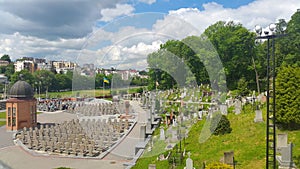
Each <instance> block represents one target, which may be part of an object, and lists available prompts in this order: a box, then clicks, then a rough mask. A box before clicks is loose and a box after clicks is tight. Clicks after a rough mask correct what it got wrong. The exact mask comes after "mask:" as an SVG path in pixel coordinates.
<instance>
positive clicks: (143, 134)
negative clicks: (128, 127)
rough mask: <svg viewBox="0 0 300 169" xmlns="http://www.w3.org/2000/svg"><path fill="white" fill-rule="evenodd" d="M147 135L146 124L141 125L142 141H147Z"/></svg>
mask: <svg viewBox="0 0 300 169" xmlns="http://www.w3.org/2000/svg"><path fill="white" fill-rule="evenodd" d="M145 137H146V126H145V125H141V126H140V141H145Z"/></svg>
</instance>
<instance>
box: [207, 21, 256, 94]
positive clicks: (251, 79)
mask: <svg viewBox="0 0 300 169" xmlns="http://www.w3.org/2000/svg"><path fill="white" fill-rule="evenodd" d="M204 34H205V35H206V36H207V37H208V38H209V40H210V41H211V43H212V44H213V45H214V47H215V48H216V50H217V51H218V54H219V56H220V59H221V61H222V63H223V66H224V68H225V74H226V81H227V86H228V88H229V89H230V90H233V89H236V88H237V85H238V84H237V82H238V80H239V79H241V78H242V77H245V79H246V81H247V82H248V84H249V88H251V89H252V88H256V83H255V72H254V71H253V68H252V67H251V66H252V65H253V64H252V60H251V56H252V54H253V53H252V49H253V48H254V37H255V35H254V33H251V32H249V31H248V30H247V29H246V28H244V27H243V26H242V25H241V24H236V23H234V22H232V21H231V22H223V21H219V22H217V23H216V24H214V25H211V26H209V27H208V28H207V29H206V30H205V32H204Z"/></svg>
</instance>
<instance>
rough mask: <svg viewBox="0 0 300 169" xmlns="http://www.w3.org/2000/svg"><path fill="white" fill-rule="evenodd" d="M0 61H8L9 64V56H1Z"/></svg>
mask: <svg viewBox="0 0 300 169" xmlns="http://www.w3.org/2000/svg"><path fill="white" fill-rule="evenodd" d="M0 59H1V60H5V61H8V62H9V63H10V62H11V59H10V56H9V55H7V54H5V55H3V56H2V57H1V58H0Z"/></svg>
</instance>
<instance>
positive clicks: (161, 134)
mask: <svg viewBox="0 0 300 169" xmlns="http://www.w3.org/2000/svg"><path fill="white" fill-rule="evenodd" d="M159 139H160V140H165V139H166V136H165V130H164V128H160V134H159Z"/></svg>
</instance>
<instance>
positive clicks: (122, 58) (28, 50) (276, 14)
mask: <svg viewBox="0 0 300 169" xmlns="http://www.w3.org/2000/svg"><path fill="white" fill-rule="evenodd" d="M143 1H144V2H146V1H145V0H143ZM152 1H154V0H149V1H147V2H148V3H151V2H152ZM105 7H106V8H105V9H103V10H101V15H102V16H103V17H102V18H101V20H102V21H111V20H113V19H115V18H116V17H119V16H122V15H129V14H132V12H133V11H134V8H133V6H131V5H127V4H117V5H116V6H115V8H111V7H112V6H108V5H107V6H105ZM297 8H300V1H299V0H285V1H284V3H282V1H280V0H257V1H254V2H252V3H250V4H248V5H245V6H242V7H239V8H237V9H231V8H225V7H223V6H222V5H219V4H217V3H214V2H213V3H206V4H204V5H203V10H199V9H197V8H181V9H178V10H173V11H169V13H168V14H167V15H166V16H165V17H164V18H163V19H161V20H157V22H156V23H155V24H154V25H153V26H152V28H149V29H146V28H142V27H138V28H137V27H135V26H136V25H134V24H132V25H133V26H130V24H128V25H126V26H124V25H122V24H120V26H119V28H118V29H117V30H116V29H114V32H110V29H109V27H108V29H105V30H104V29H99V30H95V31H94V32H93V33H91V34H90V35H89V36H86V37H83V38H76V37H74V38H70V39H67V38H55V39H54V40H48V38H46V37H45V38H42V37H41V36H34V35H28V34H26V33H22V32H20V33H18V31H16V30H15V29H14V28H13V26H15V25H17V27H22V25H23V27H25V28H26V27H27V28H26V31H31V32H33V31H34V30H30V27H28V25H32V27H35V29H40V28H43V27H41V24H37V22H31V21H32V20H26V19H24V18H22V17H18V16H17V15H13V13H9V12H5V11H1V9H0V19H1V20H2V21H3V22H2V23H3V24H2V25H3V26H4V27H6V28H10V29H11V33H9V34H5V33H7V32H1V28H0V32H1V33H2V34H0V55H2V54H9V55H10V56H11V57H12V59H17V58H19V57H22V56H33V57H41V58H49V59H53V60H71V61H75V62H77V63H80V64H81V63H91V62H92V63H94V64H97V65H100V66H106V67H108V68H109V67H111V66H115V67H118V68H120V69H121V68H139V69H144V68H145V67H147V62H146V58H147V54H149V53H151V52H153V51H156V50H157V49H158V48H159V45H160V44H162V43H165V42H166V41H167V40H168V39H182V38H185V37H186V36H190V35H200V34H201V32H202V31H204V30H205V29H206V28H207V27H208V26H209V25H211V24H214V23H215V22H217V21H220V20H223V21H229V20H233V21H236V22H240V23H242V24H243V25H244V26H245V27H246V28H248V29H253V28H254V26H255V25H256V24H259V25H261V26H262V27H266V26H267V25H268V24H269V23H272V22H276V20H277V19H280V18H283V19H286V20H289V19H290V17H291V15H292V14H293V13H295V12H296V11H297ZM87 9H88V8H87ZM98 14H99V11H98ZM156 15H157V14H156ZM99 17H100V14H99ZM147 17H149V14H147ZM133 19H134V18H133ZM9 20H13V21H14V22H9ZM81 20H86V19H83V18H81ZM120 20H122V19H120ZM134 21H135V20H134ZM134 21H133V23H134ZM90 22H94V21H89V23H90ZM114 22H116V24H114V26H116V25H118V23H119V22H118V20H115V21H114ZM85 23H87V22H83V24H85ZM83 24H82V25H83ZM141 24H142V22H141ZM73 25H74V24H73ZM85 27H87V26H85ZM25 28H24V29H25ZM50 28H51V29H53V30H54V29H56V28H54V27H50ZM27 29H28V30H27ZM68 29H69V28H68ZM72 29H76V27H75V26H73V28H72ZM64 30H67V28H66V29H64ZM55 31H59V28H57V30H55ZM16 32H17V33H16ZM72 32H76V31H75V30H71V31H70V33H72ZM82 48H83V50H81V49H82Z"/></svg>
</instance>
